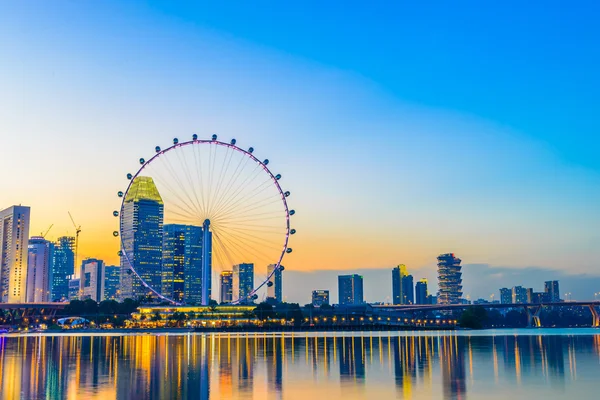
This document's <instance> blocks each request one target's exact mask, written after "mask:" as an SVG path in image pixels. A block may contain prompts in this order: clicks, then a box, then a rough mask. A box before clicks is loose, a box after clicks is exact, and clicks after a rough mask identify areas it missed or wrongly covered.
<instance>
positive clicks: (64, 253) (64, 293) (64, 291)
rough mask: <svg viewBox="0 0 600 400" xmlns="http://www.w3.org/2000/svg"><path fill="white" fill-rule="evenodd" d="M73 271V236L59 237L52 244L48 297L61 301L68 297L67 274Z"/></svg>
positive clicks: (71, 273) (69, 274)
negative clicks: (52, 258)
mask: <svg viewBox="0 0 600 400" xmlns="http://www.w3.org/2000/svg"><path fill="white" fill-rule="evenodd" d="M74 273H75V238H74V237H71V236H63V237H59V238H58V240H57V241H56V243H55V244H54V260H53V262H52V273H51V274H50V280H51V283H50V286H51V288H50V298H51V300H52V301H63V300H67V299H68V298H69V276H71V275H73V274H74Z"/></svg>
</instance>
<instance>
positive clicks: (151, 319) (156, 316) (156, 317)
mask: <svg viewBox="0 0 600 400" xmlns="http://www.w3.org/2000/svg"><path fill="white" fill-rule="evenodd" d="M160 320H162V318H161V317H160V314H159V313H158V311H154V314H152V318H150V321H153V322H157V321H160Z"/></svg>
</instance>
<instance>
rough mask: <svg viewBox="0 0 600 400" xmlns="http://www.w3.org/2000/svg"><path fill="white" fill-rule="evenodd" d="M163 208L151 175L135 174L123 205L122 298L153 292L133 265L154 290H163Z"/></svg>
mask: <svg viewBox="0 0 600 400" xmlns="http://www.w3.org/2000/svg"><path fill="white" fill-rule="evenodd" d="M163 208H164V205H163V201H162V198H161V197H160V193H159V192H158V189H157V188H156V185H155V184H154V181H153V180H152V178H150V177H146V176H138V177H136V178H135V179H134V181H133V182H132V184H131V187H130V188H129V191H128V192H127V197H126V198H125V201H124V204H123V215H122V235H123V237H122V238H121V239H122V241H123V245H122V247H123V249H122V251H123V253H124V254H123V256H122V257H121V284H120V286H121V299H126V298H132V299H135V298H138V297H140V296H146V295H148V294H150V291H149V290H148V289H147V288H144V287H143V285H142V283H141V281H140V280H139V279H137V278H136V277H135V275H134V274H133V273H132V271H131V270H130V267H133V269H135V271H136V272H137V273H138V274H139V276H140V277H141V278H142V279H143V280H144V281H145V282H146V283H147V284H148V285H150V286H151V287H152V288H153V289H155V290H161V273H162V241H163V218H164V215H163V213H164V209H163ZM130 264H131V265H130Z"/></svg>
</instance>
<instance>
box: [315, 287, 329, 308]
mask: <svg viewBox="0 0 600 400" xmlns="http://www.w3.org/2000/svg"><path fill="white" fill-rule="evenodd" d="M312 305H313V306H315V307H321V306H322V305H329V290H313V291H312Z"/></svg>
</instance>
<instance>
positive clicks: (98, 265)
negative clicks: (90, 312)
mask: <svg viewBox="0 0 600 400" xmlns="http://www.w3.org/2000/svg"><path fill="white" fill-rule="evenodd" d="M79 285H80V293H81V295H80V298H81V300H87V299H92V300H94V301H95V302H97V303H99V302H101V301H102V300H104V261H102V260H97V259H95V258H88V259H85V260H83V261H82V262H81V273H80V274H79Z"/></svg>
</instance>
